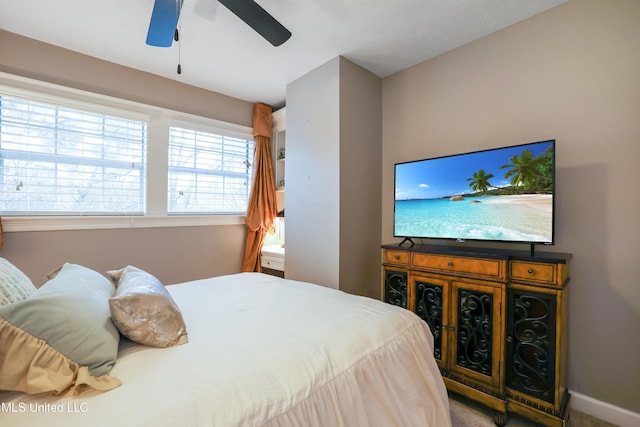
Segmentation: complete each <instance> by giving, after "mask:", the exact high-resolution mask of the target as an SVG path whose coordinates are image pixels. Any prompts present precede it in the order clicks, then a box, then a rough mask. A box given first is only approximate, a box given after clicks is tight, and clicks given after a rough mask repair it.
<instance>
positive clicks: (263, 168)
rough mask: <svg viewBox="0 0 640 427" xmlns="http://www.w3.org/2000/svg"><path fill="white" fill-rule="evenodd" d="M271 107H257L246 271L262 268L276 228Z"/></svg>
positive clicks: (260, 269)
mask: <svg viewBox="0 0 640 427" xmlns="http://www.w3.org/2000/svg"><path fill="white" fill-rule="evenodd" d="M271 113H272V109H271V107H270V106H268V105H265V104H261V103H257V104H254V106H253V138H254V141H255V145H256V148H255V158H254V171H253V186H252V187H251V195H250V196H249V206H248V207H247V217H246V219H245V223H246V224H247V240H246V243H245V247H244V260H243V261H242V271H262V268H261V266H260V251H261V249H262V244H263V243H264V238H265V236H266V234H267V231H269V229H271V227H273V221H274V218H275V217H276V215H277V208H276V186H275V179H274V177H273V164H272V163H271V162H272V159H271V132H272V130H271V128H272V124H271Z"/></svg>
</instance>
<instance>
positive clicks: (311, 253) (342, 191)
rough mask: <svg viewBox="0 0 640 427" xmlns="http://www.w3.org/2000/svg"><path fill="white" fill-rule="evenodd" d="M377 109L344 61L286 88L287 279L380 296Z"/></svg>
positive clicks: (376, 95) (367, 80)
mask: <svg viewBox="0 0 640 427" xmlns="http://www.w3.org/2000/svg"><path fill="white" fill-rule="evenodd" d="M381 111H382V108H381V81H380V78H379V77H377V76H375V75H373V74H372V73H370V72H369V71H367V70H365V69H363V68H362V67H360V66H358V65H356V64H354V63H353V62H350V61H349V60H347V59H345V58H343V57H336V58H334V59H332V60H330V61H329V62H327V63H326V64H323V65H322V66H320V67H318V68H316V69H314V70H312V71H311V72H309V73H308V74H306V75H304V76H302V77H300V78H299V79H297V80H295V81H294V82H292V83H290V84H289V85H288V86H287V166H286V169H285V182H286V197H285V211H286V224H287V237H286V247H287V256H286V268H285V276H286V277H287V278H291V279H296V280H306V281H310V282H314V283H319V284H322V285H325V286H330V287H333V288H339V289H342V290H344V291H346V292H351V293H354V294H359V295H367V296H372V297H378V296H379V293H380V249H379V242H380V209H379V206H380V179H381V178H380V176H381V175H380V174H381V172H380V171H381V170H380V164H381V144H382V142H381V127H380V126H381Z"/></svg>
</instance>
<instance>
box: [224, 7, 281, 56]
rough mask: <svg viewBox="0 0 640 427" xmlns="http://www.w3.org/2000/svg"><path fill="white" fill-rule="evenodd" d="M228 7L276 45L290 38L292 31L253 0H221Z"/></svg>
mask: <svg viewBox="0 0 640 427" xmlns="http://www.w3.org/2000/svg"><path fill="white" fill-rule="evenodd" d="M219 1H220V3H222V4H223V5H224V6H225V7H226V8H227V9H229V10H230V11H231V12H233V13H234V14H235V15H236V16H237V17H238V18H240V19H242V20H243V21H244V22H245V23H246V24H247V25H249V26H250V27H251V28H253V29H254V30H255V31H256V32H257V33H258V34H260V35H261V36H262V37H264V38H265V39H267V41H268V42H269V43H271V44H272V45H274V46H280V45H281V44H282V43H284V42H286V41H287V40H289V37H291V32H290V31H289V30H287V29H286V28H285V27H284V26H283V25H282V24H281V23H279V22H278V21H276V19H275V18H274V17H273V16H271V15H269V13H268V12H267V11H266V10H264V9H263V8H262V7H261V6H260V5H259V4H258V3H256V2H255V1H253V0H219Z"/></svg>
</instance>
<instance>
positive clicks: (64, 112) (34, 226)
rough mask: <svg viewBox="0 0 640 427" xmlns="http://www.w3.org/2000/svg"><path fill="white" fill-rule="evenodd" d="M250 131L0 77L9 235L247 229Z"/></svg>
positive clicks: (2, 192)
mask: <svg viewBox="0 0 640 427" xmlns="http://www.w3.org/2000/svg"><path fill="white" fill-rule="evenodd" d="M253 157H254V143H253V136H252V130H251V127H248V126H243V125H239V124H234V123H228V122H222V121H219V120H214V119H211V118H207V117H201V116H195V115H192V114H187V113H183V112H178V111H172V110H168V109H165V108H160V107H155V106H151V105H146V104H142V103H138V102H133V101H128V100H124V99H118V98H114V97H110V96H105V95H100V94H95V93H90V92H86V91H82V90H77V89H72V88H68V87H64V86H58V85H53V84H50V83H45V82H39V81H37V80H32V79H27V78H22V77H19V76H12V75H10V74H6V73H1V72H0V216H2V219H3V225H4V226H5V231H42V230H78V229H105V228H134V227H136V228H137V227H173V226H179V227H185V226H205V225H236V224H244V218H243V216H244V215H245V214H246V209H247V204H248V199H249V194H250V192H251V185H252V183H253V168H252V165H251V163H253Z"/></svg>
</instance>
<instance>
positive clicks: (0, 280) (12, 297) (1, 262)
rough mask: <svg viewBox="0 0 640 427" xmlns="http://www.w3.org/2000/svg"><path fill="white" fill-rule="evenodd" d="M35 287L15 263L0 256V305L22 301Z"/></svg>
mask: <svg viewBox="0 0 640 427" xmlns="http://www.w3.org/2000/svg"><path fill="white" fill-rule="evenodd" d="M36 290H37V288H36V287H35V286H34V285H33V283H32V282H31V280H29V278H28V277H27V276H26V275H25V274H24V273H23V272H22V271H20V270H19V269H18V268H17V267H16V266H15V265H13V264H11V263H10V262H9V261H7V260H6V259H4V258H0V306H3V305H7V304H11V303H12V302H18V301H22V300H23V299H26V298H27V297H28V296H29V295H31V294H33V293H34V292H35V291H36Z"/></svg>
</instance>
